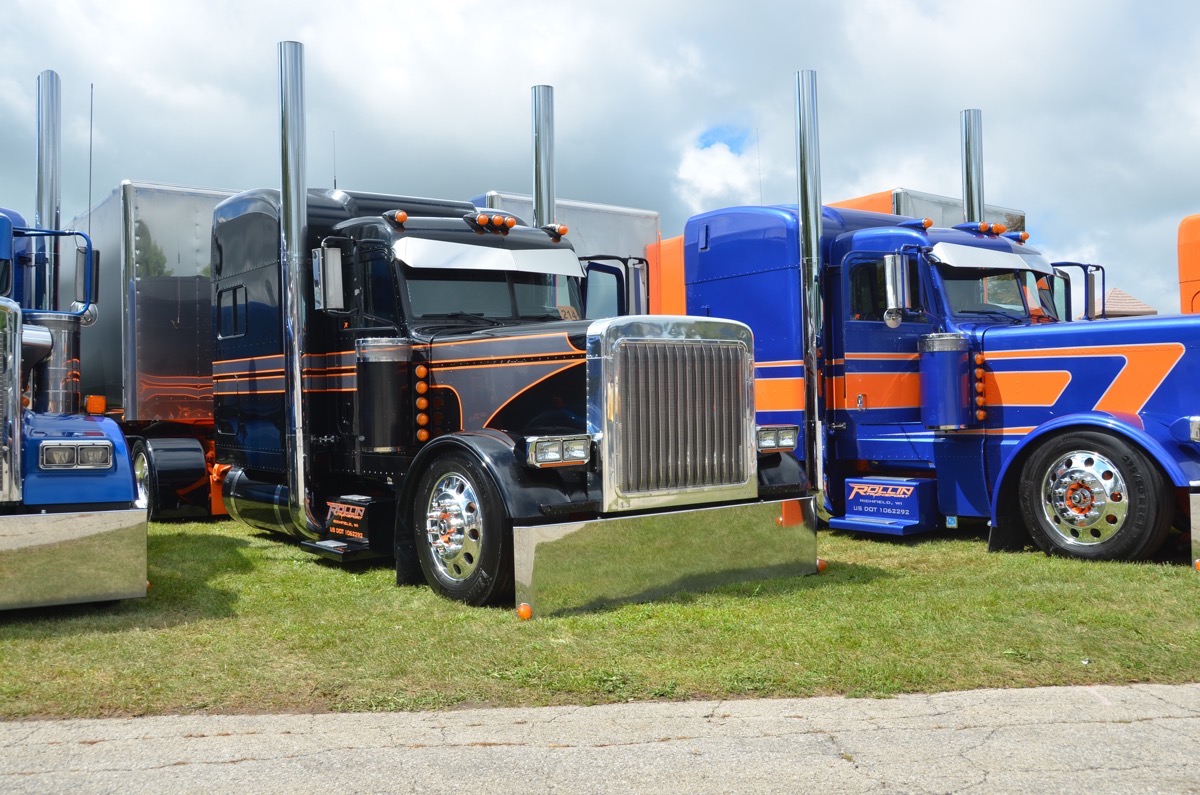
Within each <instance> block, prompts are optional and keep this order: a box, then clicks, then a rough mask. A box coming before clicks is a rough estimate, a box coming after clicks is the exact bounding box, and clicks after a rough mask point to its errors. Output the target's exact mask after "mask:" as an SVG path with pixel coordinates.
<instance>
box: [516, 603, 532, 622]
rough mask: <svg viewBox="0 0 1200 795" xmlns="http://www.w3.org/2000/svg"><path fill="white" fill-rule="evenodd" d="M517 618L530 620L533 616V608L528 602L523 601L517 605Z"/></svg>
mask: <svg viewBox="0 0 1200 795" xmlns="http://www.w3.org/2000/svg"><path fill="white" fill-rule="evenodd" d="M517 618H519V619H521V620H522V621H528V620H529V619H531V618H533V608H532V607H530V606H529V603H528V602H521V604H519V605H517Z"/></svg>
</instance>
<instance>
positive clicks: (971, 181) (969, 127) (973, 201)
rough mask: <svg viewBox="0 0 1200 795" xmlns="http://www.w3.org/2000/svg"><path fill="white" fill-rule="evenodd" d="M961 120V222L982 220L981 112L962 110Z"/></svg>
mask: <svg viewBox="0 0 1200 795" xmlns="http://www.w3.org/2000/svg"><path fill="white" fill-rule="evenodd" d="M961 120H962V167H963V222H964V223H968V224H970V223H978V222H979V221H982V220H983V114H982V113H981V112H980V110H979V109H978V108H971V109H969V110H964V111H963V112H962V114H961Z"/></svg>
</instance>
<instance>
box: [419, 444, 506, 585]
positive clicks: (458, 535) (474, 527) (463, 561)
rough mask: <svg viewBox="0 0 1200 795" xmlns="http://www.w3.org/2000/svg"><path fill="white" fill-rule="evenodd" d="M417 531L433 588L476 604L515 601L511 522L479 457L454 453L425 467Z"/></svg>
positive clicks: (424, 569)
mask: <svg viewBox="0 0 1200 795" xmlns="http://www.w3.org/2000/svg"><path fill="white" fill-rule="evenodd" d="M413 531H414V536H415V541H416V547H417V558H418V559H419V561H420V563H421V571H422V573H424V575H425V580H426V582H428V583H429V587H431V588H432V589H433V590H435V591H437V592H438V593H439V594H441V595H442V596H445V597H446V598H448V599H453V600H455V601H459V602H465V603H466V604H469V605H475V606H479V605H494V604H501V603H505V602H511V601H512V595H513V558H512V525H511V523H510V522H509V521H508V517H507V516H506V515H505V512H504V507H503V503H502V502H501V500H500V494H499V491H498V490H497V489H496V486H495V484H494V483H493V482H492V479H491V477H489V476H488V474H487V472H485V471H484V470H483V468H482V467H481V466H480V465H479V464H478V463H477V462H476V461H475V460H474V459H472V458H470V457H469V456H466V455H464V454H462V453H457V452H450V453H446V454H444V455H442V456H441V457H439V458H438V459H437V460H436V461H434V462H433V464H432V466H430V467H429V469H427V470H426V471H425V473H424V474H423V475H422V476H421V480H420V482H419V483H418V484H417V492H416V501H415V504H414V505H413Z"/></svg>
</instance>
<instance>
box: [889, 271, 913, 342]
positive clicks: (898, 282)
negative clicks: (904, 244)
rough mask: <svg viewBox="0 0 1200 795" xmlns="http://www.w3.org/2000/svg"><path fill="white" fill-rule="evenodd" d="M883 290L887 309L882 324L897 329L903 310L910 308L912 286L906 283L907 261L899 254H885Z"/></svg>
mask: <svg viewBox="0 0 1200 795" xmlns="http://www.w3.org/2000/svg"><path fill="white" fill-rule="evenodd" d="M883 279H884V289H885V291H886V292H887V308H886V309H885V310H884V312H883V322H884V323H885V324H887V327H888V328H897V327H898V326H899V325H900V320H901V318H902V317H903V316H904V310H905V309H911V308H912V285H911V284H909V281H908V260H907V258H905V257H903V256H901V255H900V254H887V255H885V256H884V258H883Z"/></svg>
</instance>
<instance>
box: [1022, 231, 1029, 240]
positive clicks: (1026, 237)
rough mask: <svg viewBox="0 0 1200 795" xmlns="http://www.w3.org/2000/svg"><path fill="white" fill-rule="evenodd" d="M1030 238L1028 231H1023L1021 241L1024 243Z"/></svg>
mask: <svg viewBox="0 0 1200 795" xmlns="http://www.w3.org/2000/svg"><path fill="white" fill-rule="evenodd" d="M1028 239H1029V233H1028V232H1022V233H1021V242H1022V243H1024V242H1025V241H1026V240H1028Z"/></svg>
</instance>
